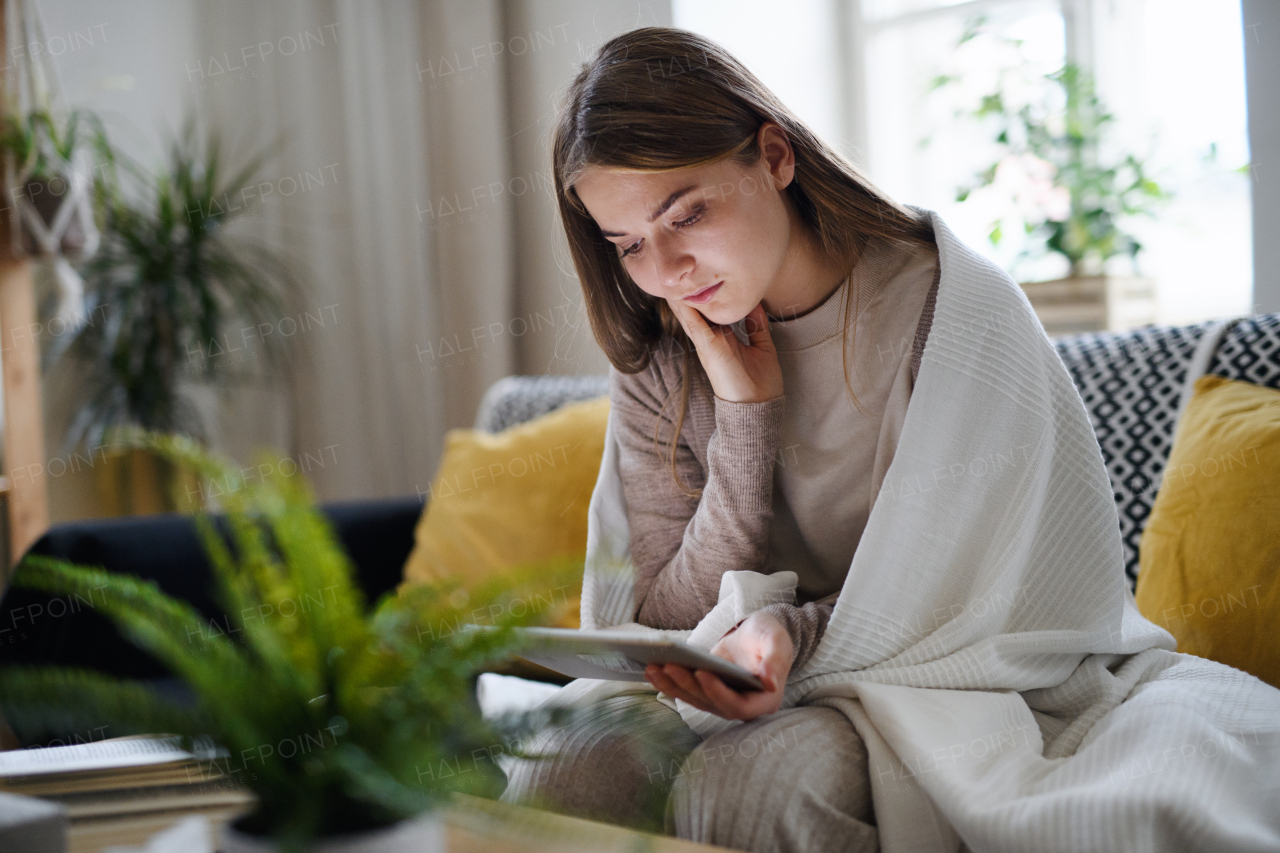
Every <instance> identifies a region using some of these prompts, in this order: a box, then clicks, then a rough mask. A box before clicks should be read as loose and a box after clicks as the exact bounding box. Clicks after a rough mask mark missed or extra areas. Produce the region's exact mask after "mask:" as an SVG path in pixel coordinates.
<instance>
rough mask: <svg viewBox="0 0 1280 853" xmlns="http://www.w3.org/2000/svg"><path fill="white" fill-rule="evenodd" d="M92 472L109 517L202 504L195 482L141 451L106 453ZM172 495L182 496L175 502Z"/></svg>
mask: <svg viewBox="0 0 1280 853" xmlns="http://www.w3.org/2000/svg"><path fill="white" fill-rule="evenodd" d="M91 458H92V454H91ZM95 469H96V471H97V475H96V480H97V487H98V497H99V499H100V500H101V501H102V505H103V506H104V507H105V509H106V511H107V514H108V515H110V516H121V515H152V514H155V513H161V512H175V511H183V512H186V511H190V510H193V509H199V508H201V507H202V506H203V504H204V501H203V500H202V497H203V491H202V489H201V487H200V484H199V482H198V481H196V480H195V479H194V478H193V477H192V476H191V475H190V474H188V473H185V472H181V471H178V470H177V469H175V468H174V466H173V465H171V464H170V463H169V462H167V461H166V460H164V459H162V458H160V457H159V456H157V455H156V454H154V453H152V452H151V451H150V450H147V449H145V448H138V447H130V448H126V449H123V450H108V451H106V452H105V453H102V457H101V461H100V462H99V463H97V464H96V465H95ZM175 493H177V494H178V495H185V496H186V497H185V499H177V500H175Z"/></svg>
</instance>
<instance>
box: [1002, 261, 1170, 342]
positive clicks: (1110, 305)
mask: <svg viewBox="0 0 1280 853" xmlns="http://www.w3.org/2000/svg"><path fill="white" fill-rule="evenodd" d="M1021 287H1022V292H1023V293H1025V294H1026V295H1027V299H1029V300H1030V301H1031V307H1032V308H1034V309H1035V312H1036V316H1037V317H1039V318H1040V323H1041V324H1042V325H1043V326H1044V330H1045V332H1047V333H1048V334H1049V336H1050V337H1057V336H1059V335H1073V334H1078V333H1080V332H1104V331H1112V332H1123V331H1128V330H1129V329H1136V328H1138V327H1139V326H1144V325H1147V324H1148V323H1154V322H1155V321H1156V294H1155V280H1154V279H1150V278H1146V277H1142V276H1118V275H1090V276H1072V277H1070V278H1058V279H1053V280H1052V281H1034V282H1025V283H1023V284H1022V285H1021Z"/></svg>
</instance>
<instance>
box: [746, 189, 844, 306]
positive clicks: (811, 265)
mask: <svg viewBox="0 0 1280 853" xmlns="http://www.w3.org/2000/svg"><path fill="white" fill-rule="evenodd" d="M788 207H790V205H788ZM790 219H791V223H792V225H791V234H792V240H791V243H790V245H789V246H788V248H787V254H786V256H785V257H784V258H783V261H782V267H781V268H780V269H779V271H778V277H777V278H776V279H775V280H774V283H773V285H772V286H770V288H769V290H768V291H767V292H766V293H765V295H764V299H763V300H761V303H762V304H763V305H764V311H765V314H766V315H767V316H768V317H769V319H771V320H793V319H795V318H797V317H801V316H803V315H805V314H808V313H809V312H810V311H812V310H813V309H815V308H817V307H818V306H819V305H821V304H822V303H823V302H825V301H826V300H827V298H828V297H830V296H831V294H833V293H835V291H836V289H837V288H839V287H840V285H841V284H843V283H844V280H845V278H847V277H848V275H849V271H850V270H851V269H853V265H854V263H856V262H857V259H856V258H855V259H854V263H849V264H846V263H843V262H841V261H839V260H838V259H835V258H832V257H831V255H829V254H828V253H827V252H826V251H825V250H824V249H823V248H822V246H821V244H820V243H819V242H818V239H817V237H816V235H814V234H813V233H812V232H811V231H810V230H809V229H808V228H807V227H806V226H805V225H804V224H803V223H802V222H800V221H799V217H798V216H797V215H796V214H795V212H794V210H793V211H792V214H791V217H790Z"/></svg>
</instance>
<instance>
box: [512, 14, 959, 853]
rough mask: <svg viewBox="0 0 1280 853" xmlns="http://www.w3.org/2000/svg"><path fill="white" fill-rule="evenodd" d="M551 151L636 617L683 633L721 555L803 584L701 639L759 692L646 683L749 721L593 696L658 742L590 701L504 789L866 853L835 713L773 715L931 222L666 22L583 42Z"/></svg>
mask: <svg viewBox="0 0 1280 853" xmlns="http://www.w3.org/2000/svg"><path fill="white" fill-rule="evenodd" d="M553 157H554V172H555V181H556V188H557V192H558V199H559V204H560V212H561V217H562V221H563V223H564V226H565V229H566V231H567V233H568V237H569V245H570V249H571V251H572V254H573V258H574V262H575V265H576V268H577V271H578V275H579V278H580V281H581V283H582V287H583V292H584V296H585V301H586V306H587V311H588V315H589V317H590V319H591V324H592V328H593V331H594V333H595V337H596V340H597V341H598V342H599V343H600V345H601V346H602V347H603V349H604V351H605V353H606V354H607V355H608V357H609V360H610V362H611V364H612V368H613V369H611V370H610V378H611V384H610V396H611V403H612V407H613V412H614V415H613V416H614V418H615V420H616V424H617V435H618V440H619V442H620V446H621V455H620V466H621V469H622V472H623V481H624V483H625V491H626V504H627V516H628V518H627V520H628V525H629V527H630V537H631V553H632V558H633V561H634V565H635V569H636V584H635V600H636V608H637V609H636V613H635V620H636V621H638V622H640V623H642V624H645V625H649V626H653V627H659V628H667V629H689V628H693V627H694V626H695V625H696V624H697V623H698V622H699V620H700V619H702V617H703V616H705V615H706V614H707V612H708V611H709V610H710V609H711V608H712V607H713V606H714V605H715V603H716V600H717V594H718V591H719V589H720V583H721V576H722V575H723V574H724V573H725V572H727V571H736V570H752V571H757V572H763V573H773V572H779V571H788V570H789V571H793V572H795V573H796V574H797V575H798V577H799V585H798V595H797V601H796V603H794V604H792V603H785V602H784V603H778V604H773V605H770V606H768V607H765V608H764V609H762V610H759V611H757V612H755V613H754V614H752V615H751V616H749V617H748V618H747V619H745V620H744V621H742V622H741V623H740V624H738V625H737V626H736V627H734V628H733V629H731V630H730V631H729V632H728V633H727V634H726V635H725V636H724V637H723V639H721V640H720V641H719V643H718V644H717V645H716V646H715V647H714V649H713V652H714V653H715V654H718V655H720V656H722V657H725V658H727V659H729V660H731V661H734V662H736V663H738V664H740V665H742V666H744V667H745V668H747V669H749V670H751V671H753V672H755V673H757V674H758V675H759V676H760V677H761V678H762V679H763V681H764V682H765V684H766V686H767V689H766V690H765V691H763V692H750V693H737V692H734V691H733V690H731V689H729V688H728V687H727V686H725V685H724V683H723V682H721V681H720V680H719V679H718V678H716V677H715V676H714V675H712V674H710V673H708V672H706V671H697V672H690V671H689V670H687V669H684V668H683V667H679V666H666V667H657V666H651V667H649V669H648V671H647V672H646V677H647V678H648V680H649V681H650V683H651V684H652V685H653V686H654V687H656V688H658V690H660V691H661V692H662V693H664V694H666V695H667V696H670V697H675V698H679V699H683V700H684V701H686V702H688V703H690V704H691V705H693V706H695V707H697V708H700V709H703V710H705V711H708V712H711V713H714V714H717V715H719V716H721V717H724V718H726V719H732V720H742V721H745V722H744V724H743V725H740V726H735V727H734V728H732V729H730V730H729V731H728V732H725V733H724V734H722V735H717V736H715V737H713V738H709V739H707V740H706V741H701V742H700V739H699V738H698V737H697V735H695V734H694V733H693V732H692V731H691V730H690V729H689V728H688V727H687V726H685V725H684V724H683V723H682V721H681V719H680V717H679V716H678V715H677V714H676V712H675V711H672V710H671V709H670V708H668V707H667V706H666V705H664V704H661V703H660V702H659V701H658V700H657V699H656V698H655V697H654V696H653V694H651V693H646V694H644V695H639V696H637V695H631V696H622V697H617V698H615V699H612V700H609V701H608V702H607V703H605V704H606V705H607V708H603V709H602V710H605V711H607V712H610V713H612V712H617V713H618V714H620V713H622V712H623V711H629V712H630V713H631V714H632V715H633V718H634V717H636V716H638V717H639V718H640V719H641V720H642V721H643V723H642V727H644V728H646V729H648V730H649V732H648V733H649V735H650V736H651V737H650V739H651V740H656V741H658V742H659V743H660V745H661V751H660V753H659V754H657V755H656V756H655V755H649V756H644V757H642V756H640V755H639V754H638V752H637V751H636V750H635V749H634V748H633V746H634V745H633V743H632V740H631V738H630V736H629V735H628V733H627V731H624V730H623V729H622V728H621V727H619V726H617V725H615V724H616V722H617V720H618V719H620V718H619V717H617V716H616V714H615V715H614V716H612V717H611V716H609V714H608V713H606V714H605V715H604V716H602V717H601V718H600V719H598V720H597V721H596V722H594V723H592V724H589V725H587V726H585V727H581V728H580V729H578V730H574V731H570V732H562V733H559V734H556V735H550V734H548V736H547V739H546V740H544V742H543V743H542V744H540V748H548V747H549V748H551V749H553V750H554V751H555V752H556V755H557V757H556V758H555V759H554V760H544V761H538V762H533V761H526V762H522V763H521V764H519V765H518V766H517V767H516V768H515V769H514V770H513V771H512V773H511V774H510V775H511V782H510V786H509V788H508V791H507V793H506V795H505V798H506V799H507V800H509V801H526V802H540V803H542V804H543V805H548V806H550V807H552V808H557V809H560V810H564V811H568V812H572V813H577V814H582V815H585V816H592V817H598V818H604V819H607V820H613V821H618V822H623V823H632V824H636V825H644V824H645V823H646V821H648V822H650V823H651V822H652V821H654V820H661V819H662V818H663V814H662V812H658V813H657V814H656V815H655V814H653V813H652V811H646V810H650V809H652V808H653V804H652V802H650V800H648V799H647V798H646V797H645V796H643V794H644V792H646V791H652V790H654V789H655V788H656V790H657V791H658V792H659V793H660V795H661V796H660V797H659V802H658V807H659V808H662V807H663V806H665V807H666V828H667V829H668V830H669V831H675V832H676V833H677V834H679V835H680V836H682V837H686V838H692V839H696V840H699V841H705V842H710V843H714V844H720V845H725V846H731V847H737V848H739V849H746V850H800V849H807V850H823V851H835V850H872V849H875V848H876V846H877V839H876V830H875V827H874V817H873V813H872V810H871V799H870V787H869V783H868V779H867V766H866V765H867V759H866V751H865V748H864V746H863V744H862V741H861V740H860V738H859V736H858V734H857V733H856V732H855V730H854V728H853V726H852V725H851V724H850V723H849V721H848V719H847V718H846V717H845V716H843V715H842V714H840V713H839V712H837V711H835V710H833V709H831V708H825V707H816V706H815V707H808V706H806V707H799V708H792V709H788V710H786V711H779V708H780V705H781V702H782V691H783V688H784V686H785V685H786V683H787V678H788V675H789V674H790V673H791V672H792V671H794V670H798V669H799V668H800V667H801V666H803V664H804V663H805V661H806V660H808V658H809V656H810V655H812V653H813V651H814V649H815V648H816V647H817V644H818V641H819V640H820V639H821V637H822V634H823V631H824V628H825V625H826V621H827V618H828V617H829V615H830V613H831V610H832V607H833V605H834V602H835V600H836V598H837V596H838V593H839V591H840V589H841V586H842V584H843V582H844V580H845V576H846V574H847V572H848V568H849V565H850V562H851V560H852V557H853V554H854V550H855V548H856V547H857V545H858V540H859V537H860V535H861V532H862V529H863V527H864V526H865V524H866V520H867V517H868V514H869V513H870V509H871V505H872V503H873V502H874V501H875V498H876V494H877V491H878V490H879V487H880V484H881V481H882V480H883V478H884V474H885V470H886V469H887V467H888V464H889V462H890V461H891V459H892V457H893V453H894V449H895V448H896V446H897V440H898V433H899V431H900V429H901V425H902V421H903V417H904V414H905V410H906V406H907V402H908V400H909V398H910V395H911V389H912V384H913V381H914V377H915V372H916V370H917V369H918V365H919V357H920V352H921V350H922V348H923V344H924V341H925V337H926V335H927V333H928V329H929V322H930V316H931V312H932V305H933V295H934V293H935V292H936V287H937V281H938V255H937V249H936V246H935V242H934V235H933V231H932V228H931V226H930V225H929V223H928V221H927V220H924V219H923V218H922V217H920V216H919V215H917V214H916V213H914V212H913V211H911V210H909V209H907V208H906V207H904V206H902V205H900V204H898V203H896V202H895V201H893V200H892V199H890V198H888V197H887V196H886V195H884V194H883V193H882V192H880V191H879V190H878V189H876V188H875V187H874V186H873V185H872V184H871V182H870V181H868V180H867V179H866V178H865V177H864V176H863V175H862V174H861V173H860V172H859V171H858V169H857V168H856V167H855V166H853V165H852V164H850V163H849V162H848V161H847V160H845V159H844V158H842V157H841V156H840V155H839V154H837V153H836V152H835V151H833V150H832V149H831V148H830V147H829V146H828V145H827V144H825V143H824V142H823V141H822V140H820V139H819V138H817V137H816V136H815V135H814V134H813V133H812V132H811V131H810V130H809V129H808V128H807V127H805V125H804V124H803V123H802V122H801V121H800V120H799V119H797V118H796V117H795V115H794V114H792V113H791V111H790V110H788V109H787V107H786V106H784V105H783V104H782V103H781V102H780V101H779V100H778V99H777V98H776V97H775V96H774V95H773V94H772V93H771V92H769V90H768V89H766V88H765V87H764V86H763V85H762V84H761V83H760V82H759V81H758V80H757V79H756V78H755V77H754V76H753V75H752V74H751V73H750V72H749V71H747V70H746V69H745V68H744V67H743V66H742V65H741V64H740V63H739V62H737V61H736V60H735V59H734V58H733V57H732V56H730V55H729V54H728V53H727V52H725V51H724V50H723V49H722V48H720V47H718V46H717V45H715V44H714V43H712V42H710V41H708V40H706V39H704V38H701V37H699V36H696V35H693V34H691V33H687V32H683V31H680V30H675V29H667V28H646V29H640V30H635V31H632V32H629V33H627V34H625V35H622V36H619V37H617V38H615V39H613V40H612V41H610V42H608V43H607V44H605V45H604V46H603V47H602V48H601V49H600V51H599V54H598V55H597V56H596V57H595V58H594V59H593V60H592V61H590V62H589V63H587V65H586V66H585V67H584V68H583V69H582V70H581V72H580V73H579V74H578V76H577V78H576V79H575V81H574V82H573V84H572V86H571V87H570V89H569V91H568V94H567V97H566V99H565V103H564V106H563V111H562V113H561V115H560V117H559V120H558V123H557V125H556V130H555V138H554V143H553ZM739 335H740V336H739ZM855 389H856V390H855ZM673 787H674V792H673V794H672V796H671V797H670V798H667V797H666V794H667V791H668V789H671V788H673ZM782 815H788V816H789V819H788V820H786V821H784V820H781V819H780V818H781V816H782ZM797 827H799V829H797Z"/></svg>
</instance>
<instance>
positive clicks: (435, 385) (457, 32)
mask: <svg viewBox="0 0 1280 853" xmlns="http://www.w3.org/2000/svg"><path fill="white" fill-rule="evenodd" d="M198 9H199V12H198V14H199V16H200V20H199V22H198V33H199V35H198V43H199V47H198V50H199V56H200V61H201V68H200V70H199V72H198V73H197V75H196V76H197V77H198V89H199V92H198V94H197V98H198V99H199V101H200V102H201V105H202V106H201V109H202V111H203V112H204V113H205V115H206V117H207V119H208V121H209V122H210V123H211V125H212V126H216V127H217V128H219V129H220V130H221V131H222V133H223V134H224V136H225V137H226V138H227V141H228V143H232V142H234V145H235V149H237V150H256V149H257V148H259V147H261V146H264V145H267V144H268V143H270V142H272V141H274V140H277V139H281V140H283V141H284V144H283V145H282V146H281V147H280V148H279V149H278V153H276V154H275V155H274V156H273V157H272V158H271V159H270V160H269V162H268V165H267V167H266V169H265V170H264V176H265V177H264V180H265V181H267V182H268V184H269V185H264V186H263V187H262V192H255V193H251V194H250V196H249V199H250V201H251V202H252V203H253V204H257V205H260V206H261V210H260V211H259V212H258V215H256V216H250V217H248V218H246V220H245V222H244V225H245V226H248V227H249V228H250V229H252V230H254V231H255V232H258V235H259V236H261V237H263V238H265V239H269V240H270V241H271V242H273V243H276V244H277V245H279V246H282V247H284V248H285V249H286V250H287V251H288V253H289V254H290V255H291V256H292V257H293V258H295V259H296V261H297V262H298V268H299V270H300V271H301V272H302V277H303V280H304V283H305V287H306V296H305V297H304V299H303V304H302V306H301V309H302V311H303V312H304V313H305V314H307V315H309V316H307V317H302V318H298V319H299V327H298V328H299V331H298V332H297V333H296V334H295V335H294V344H295V348H296V349H295V351H296V352H297V354H298V355H299V356H300V361H299V363H298V366H297V370H296V372H295V376H294V379H293V381H292V383H285V384H283V386H282V387H281V388H280V389H279V390H276V391H274V392H268V391H246V392H242V393H240V394H238V395H236V396H235V397H234V399H233V402H232V403H231V404H230V405H229V406H227V407H226V408H224V410H223V411H224V412H225V413H226V414H225V416H224V417H223V418H222V423H221V425H220V426H221V433H220V435H219V436H218V437H217V443H218V444H219V445H221V446H222V447H223V448H224V449H227V450H229V451H231V452H233V453H235V454H236V455H237V456H240V457H241V458H247V456H248V455H249V452H250V451H251V449H252V448H254V447H256V446H261V445H263V444H270V445H273V446H275V447H280V448H285V449H287V452H288V454H289V455H290V456H292V457H293V458H294V459H295V461H297V462H299V463H300V467H301V468H302V469H303V470H304V471H305V473H306V474H307V476H309V477H310V479H311V480H312V482H313V483H314V485H315V486H316V490H317V492H318V494H319V495H320V497H321V498H338V497H340V498H344V499H345V498H351V499H355V498H367V497H378V496H385V495H399V494H413V493H414V492H415V490H425V489H426V487H427V485H428V483H429V482H430V477H431V476H432V474H433V472H434V470H435V467H436V462H437V459H438V455H439V452H440V449H441V445H442V441H443V434H444V431H445V429H447V428H448V427H449V426H456V425H459V424H465V423H469V421H470V419H471V417H472V414H473V413H474V411H475V405H476V402H478V400H479V395H480V394H481V393H483V391H484V389H485V388H486V387H487V386H488V385H489V383H491V382H493V381H494V380H496V379H498V378H500V377H502V376H504V375H507V374H509V373H512V372H514V371H515V368H516V365H515V363H514V360H513V354H512V350H511V347H510V341H509V340H504V339H502V338H501V337H499V336H494V339H493V340H491V341H489V340H485V341H484V342H483V343H484V347H483V354H482V355H483V357H475V358H468V357H467V354H465V353H464V354H462V357H461V358H457V357H455V358H452V359H450V358H448V357H445V356H442V348H441V346H440V342H441V340H442V339H444V340H452V339H453V338H454V336H455V335H456V336H457V338H458V339H459V340H461V341H464V342H466V341H470V342H471V343H472V347H473V349H472V354H473V355H474V354H477V352H476V349H475V347H476V342H475V341H473V340H471V339H472V337H473V336H472V331H471V330H472V329H473V328H476V327H486V326H487V325H488V324H489V323H490V322H501V321H502V318H504V317H506V316H507V315H508V314H510V308H509V305H510V303H511V287H512V275H511V250H510V245H509V240H510V237H509V234H510V231H511V228H510V226H509V222H508V220H509V216H510V211H509V205H508V203H507V201H506V200H505V199H503V198H495V199H493V200H492V201H491V202H490V203H489V207H490V209H489V210H487V211H486V213H487V214H488V219H487V221H486V227H484V228H483V229H473V230H472V231H473V233H472V235H471V236H473V238H474V239H471V240H465V241H464V240H458V239H449V240H442V239H440V237H441V234H442V229H441V228H440V225H441V224H442V222H441V221H439V220H438V219H436V218H434V216H433V214H432V213H431V212H429V211H434V210H435V209H436V208H437V207H438V206H439V205H438V201H436V202H433V201H432V200H433V199H438V197H439V196H440V195H441V193H442V192H443V191H444V188H446V187H448V188H449V192H453V188H452V187H451V186H450V185H454V184H457V185H460V186H463V187H470V186H472V185H483V184H486V183H488V182H489V180H490V179H491V177H492V176H493V175H504V174H505V173H506V164H505V157H506V153H505V152H506V143H505V138H506V137H507V130H506V124H505V120H504V103H503V77H502V75H501V74H497V73H495V74H491V75H489V77H488V78H487V79H477V80H471V81H469V82H468V85H467V86H466V90H465V92H461V91H459V92H458V93H457V94H454V93H452V92H448V91H445V92H441V91H438V90H437V91H432V90H430V88H429V87H428V86H427V85H426V84H425V82H424V80H425V79H426V77H427V76H429V75H423V74H421V73H420V69H426V68H429V67H431V65H432V64H435V63H438V62H439V56H441V55H442V54H443V53H444V47H442V46H441V45H440V42H441V39H442V38H443V39H444V41H446V42H451V43H458V44H464V45H467V46H468V48H469V46H470V45H472V44H479V45H484V44H488V43H489V42H493V41H502V37H501V35H500V32H499V30H500V26H501V22H500V19H499V15H498V14H497V4H496V3H495V2H492V0H489V2H468V3H447V4H419V3H414V2H408V0H405V2H385V3H366V2H360V0H348V2H333V1H332V0H329V2H304V0H287V2H272V3H256V2H231V3H217V4H202V5H201V6H199V7H198ZM420 77H424V80H420V79H419V78H420ZM228 147H229V150H230V147H231V146H230V145H229V146H228ZM290 179H292V180H293V182H296V185H297V188H295V184H294V183H293V182H291V181H290ZM289 190H293V192H292V194H290V195H288V196H287V197H286V192H287V191H289ZM317 317H319V318H320V319H321V320H323V324H321V323H317V322H316V320H315V318H317ZM288 328H292V326H289V327H288ZM251 337H252V335H251Z"/></svg>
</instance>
